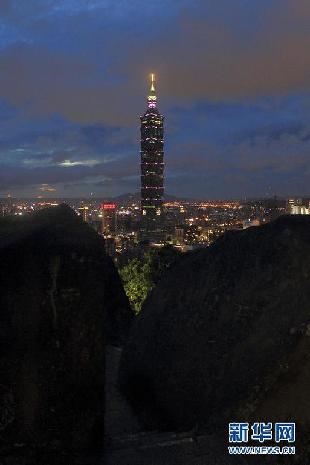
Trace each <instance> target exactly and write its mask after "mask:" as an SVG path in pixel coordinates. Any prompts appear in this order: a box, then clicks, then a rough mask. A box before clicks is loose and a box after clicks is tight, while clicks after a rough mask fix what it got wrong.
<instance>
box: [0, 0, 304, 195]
mask: <svg viewBox="0 0 310 465" xmlns="http://www.w3.org/2000/svg"><path fill="white" fill-rule="evenodd" d="M0 14H1V18H0V26H1V28H0V39H1V46H0V69H1V72H0V90H1V92H0V97H1V100H2V104H0V163H1V165H2V166H1V168H2V175H1V176H0V191H1V192H4V191H6V190H13V191H14V190H16V191H17V190H23V192H27V189H28V188H29V189H28V190H29V192H30V191H31V192H33V191H36V190H37V189H39V188H40V186H42V185H43V184H45V185H46V186H48V187H49V188H51V189H53V188H54V186H56V188H57V192H63V191H66V192H67V193H68V194H69V193H70V189H72V192H74V193H77V192H79V190H80V192H86V191H89V190H90V189H92V188H94V189H99V190H101V192H104V191H105V189H106V190H108V191H109V192H110V193H111V192H115V193H121V192H124V191H127V190H129V188H132V189H134V190H136V189H137V187H138V184H139V177H138V173H139V129H138V124H139V118H138V115H139V114H140V113H142V112H143V109H144V106H145V94H146V82H145V81H146V76H147V74H148V73H149V72H150V71H154V70H155V71H156V73H157V74H158V79H159V83H158V85H159V102H160V108H161V109H162V110H163V111H164V113H165V114H166V129H167V130H166V163H167V164H166V166H167V180H166V182H167V189H168V190H171V191H173V192H174V193H178V194H180V195H182V193H183V191H184V193H185V191H186V195H190V194H191V192H192V194H193V195H192V196H194V195H200V196H204V197H208V196H210V197H212V196H213V197H220V196H231V195H237V194H238V195H244V192H246V191H247V190H248V192H251V193H254V192H259V193H261V194H262V195H263V193H264V192H266V190H267V189H269V188H270V186H273V187H272V189H275V190H277V191H278V193H282V194H283V195H286V194H289V193H290V192H292V191H294V189H295V188H296V189H298V188H299V189H300V190H301V191H303V192H306V190H307V182H308V181H309V169H308V168H307V166H309V154H310V147H309V127H310V97H309V85H310V82H309V76H310V56H309V45H310V29H309V23H310V3H309V2H308V1H306V0H260V1H259V0H253V1H251V2H244V1H243V0H236V1H235V2H231V0H218V1H217V2H214V1H211V0H180V1H179V2H174V1H172V0H158V1H156V2H153V3H152V2H151V3H150V2H149V3H147V4H146V3H145V2H143V1H142V0H133V1H129V0H127V1H125V0H122V1H119V2H115V1H112V0H105V1H102V0H89V1H87V2H85V1H82V0H40V1H39V0H29V1H27V2H20V1H19V0H8V1H4V0H3V1H2V2H0ZM64 161H66V166H61V164H63V162H64ZM70 186H71V187H70Z"/></svg>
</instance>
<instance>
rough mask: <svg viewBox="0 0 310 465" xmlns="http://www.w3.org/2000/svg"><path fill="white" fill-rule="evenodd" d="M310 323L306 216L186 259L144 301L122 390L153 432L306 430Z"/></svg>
mask: <svg viewBox="0 0 310 465" xmlns="http://www.w3.org/2000/svg"><path fill="white" fill-rule="evenodd" d="M309 324H310V217H306V216H283V217H280V218H278V219H277V220H275V221H274V222H271V223H269V224H266V225H263V226H261V227H255V228H249V229H247V230H244V231H231V232H227V233H226V234H225V235H224V236H223V237H222V238H220V239H219V240H218V241H216V243H215V244H214V245H212V246H211V247H210V248H208V249H203V250H198V251H195V252H192V253H189V254H186V255H184V256H183V257H181V258H180V259H179V261H178V262H177V263H176V264H175V265H174V267H172V268H171V269H170V270H169V271H168V272H167V274H166V275H165V276H164V277H163V279H162V280H161V281H160V283H159V284H158V286H157V287H156V288H155V289H154V290H153V292H152V293H151V295H150V296H149V298H148V299H147V301H146V303H145V305H144V307H143V309H142V312H141V314H140V315H139V317H138V318H137V319H136V321H135V323H134V325H133V327H132V330H131V333H130V338H129V342H128V344H127V346H125V348H124V350H123V355H122V359H121V367H120V383H121V387H122V390H123V392H124V393H126V395H127V396H128V398H129V399H130V401H131V403H132V405H133V406H134V407H135V409H136V411H137V412H138V413H139V414H140V418H142V419H143V420H144V422H145V423H146V424H147V425H148V427H149V428H154V427H156V428H158V427H159V428H160V429H162V430H165V429H166V430H168V429H169V428H170V429H174V430H177V429H179V430H182V429H183V430H187V429H189V428H194V429H195V428H198V429H199V428H204V429H205V430H208V428H211V427H212V431H214V428H219V431H220V430H223V431H224V428H225V431H226V430H227V423H228V422H229V421H238V419H240V420H241V419H243V420H246V421H251V419H253V421H254V420H256V421H257V420H260V421H296V422H297V424H298V428H299V427H300V428H301V429H303V430H304V431H307V430H309V426H310V407H309V386H310V381H309V375H308V374H307V369H306V367H307V366H310V361H309V355H308V354H309V350H308V346H309V341H308V339H309V336H310V326H309ZM294 392H295V394H294ZM296 393H298V398H297V396H296ZM271 399H274V400H275V402H276V404H277V405H275V402H272V400H271ZM288 399H289V400H288ZM300 405H303V408H300V407H298V406H300ZM223 434H224V433H223ZM225 435H226V433H225ZM221 437H223V436H222V434H221ZM225 437H226V436H225ZM251 459H252V457H251ZM253 463H254V462H253ZM281 463H282V462H281ZM294 463H295V462H294Z"/></svg>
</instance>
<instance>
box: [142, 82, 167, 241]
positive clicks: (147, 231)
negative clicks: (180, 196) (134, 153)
mask: <svg viewBox="0 0 310 465" xmlns="http://www.w3.org/2000/svg"><path fill="white" fill-rule="evenodd" d="M140 119H141V226H140V233H141V234H140V235H141V239H143V240H149V241H156V240H160V239H161V238H162V234H163V233H162V230H163V224H162V223H163V207H162V203H163V201H162V197H163V193H164V124H163V123H164V117H163V115H161V114H160V113H159V111H158V109H157V97H156V90H155V75H154V74H151V86H150V91H149V95H148V98H147V110H146V112H145V113H144V115H143V116H141V117H140Z"/></svg>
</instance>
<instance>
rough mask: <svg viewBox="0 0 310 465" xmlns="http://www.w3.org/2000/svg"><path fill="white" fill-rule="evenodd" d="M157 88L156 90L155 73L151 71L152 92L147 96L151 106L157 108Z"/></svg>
mask: <svg viewBox="0 0 310 465" xmlns="http://www.w3.org/2000/svg"><path fill="white" fill-rule="evenodd" d="M156 101H157V97H156V90H155V74H154V73H151V86H150V92H149V95H148V98H147V104H148V107H149V108H156Z"/></svg>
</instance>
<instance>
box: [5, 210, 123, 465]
mask: <svg viewBox="0 0 310 465" xmlns="http://www.w3.org/2000/svg"><path fill="white" fill-rule="evenodd" d="M130 320H131V311H130V307H129V304H128V301H127V298H126V296H125V294H124V291H123V288H122V285H121V282H120V279H119V276H118V273H117V271H116V270H115V268H114V265H113V263H112V261H111V260H110V258H109V257H108V256H106V254H105V252H104V247H103V242H102V239H101V238H100V237H99V236H98V235H97V234H96V233H95V232H94V231H92V230H91V229H90V228H89V227H88V226H87V225H86V224H85V223H82V221H81V220H80V219H79V218H78V217H77V216H76V215H75V214H74V212H73V211H72V210H71V209H70V208H69V207H66V206H60V207H57V208H55V209H46V210H43V211H41V212H38V213H37V214H35V215H33V216H31V217H27V218H25V219H22V220H21V219H14V218H13V219H6V218H4V219H3V220H2V221H1V222H0V345H1V354H0V440H1V441H2V448H1V451H0V456H2V457H4V456H5V455H7V454H9V453H11V452H12V450H13V451H15V452H16V453H17V455H18V454H20V456H23V457H24V456H26V455H27V454H26V453H25V450H27V451H29V450H30V449H29V447H30V446H35V448H36V453H37V454H43V456H44V454H46V458H45V459H42V457H41V458H40V459H38V460H37V462H38V463H50V462H49V460H50V458H51V457H52V455H53V454H52V452H51V451H53V450H54V453H55V454H57V453H58V452H59V451H65V450H67V451H71V455H70V456H72V455H74V453H75V452H74V451H79V450H85V449H87V448H93V447H95V446H99V447H100V446H102V437H103V431H102V428H103V427H102V425H103V400H104V354H105V345H106V343H107V342H110V343H111V342H112V343H120V342H121V341H122V340H123V339H124V337H125V335H126V332H127V330H128V327H129V323H130ZM15 452H14V453H15ZM27 453H28V452H27ZM48 457H49V458H48ZM72 461H73V460H72ZM10 463H11V462H10ZM20 463H23V462H20ZM30 463H36V462H35V461H34V460H33V462H31V461H30ZM56 463H57V464H58V463H62V462H61V461H60V460H59V458H58V461H56ZM64 463H67V462H66V461H65V460H64Z"/></svg>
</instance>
